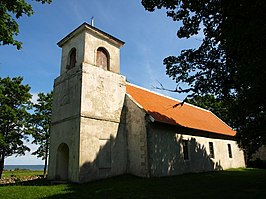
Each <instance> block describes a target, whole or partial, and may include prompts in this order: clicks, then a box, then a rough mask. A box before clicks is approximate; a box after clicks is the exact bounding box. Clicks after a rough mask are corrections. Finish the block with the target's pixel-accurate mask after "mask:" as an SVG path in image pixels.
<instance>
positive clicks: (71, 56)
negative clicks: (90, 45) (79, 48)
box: [67, 48, 77, 69]
mask: <svg viewBox="0 0 266 199" xmlns="http://www.w3.org/2000/svg"><path fill="white" fill-rule="evenodd" d="M67 61H68V64H67V69H71V68H74V67H75V66H76V62H77V59H76V48H72V49H71V50H70V52H69V54H68V60H67Z"/></svg>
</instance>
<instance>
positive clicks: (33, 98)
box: [31, 93, 38, 104]
mask: <svg viewBox="0 0 266 199" xmlns="http://www.w3.org/2000/svg"><path fill="white" fill-rule="evenodd" d="M31 95H32V97H31V102H32V103H34V104H37V99H38V93H31Z"/></svg>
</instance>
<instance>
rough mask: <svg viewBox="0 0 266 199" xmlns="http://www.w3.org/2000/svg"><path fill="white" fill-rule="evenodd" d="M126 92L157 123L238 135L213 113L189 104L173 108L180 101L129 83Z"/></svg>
mask: <svg viewBox="0 0 266 199" xmlns="http://www.w3.org/2000/svg"><path fill="white" fill-rule="evenodd" d="M126 90H127V93H128V94H129V95H130V96H131V97H132V98H133V99H134V100H135V101H136V102H137V103H138V104H139V105H140V106H142V107H143V109H144V110H145V111H146V112H147V113H148V114H150V115H151V116H152V117H153V118H154V119H155V121H157V122H162V123H167V124H171V125H180V126H183V127H187V128H192V129H198V130H203V131H208V132H212V133H218V134H222V135H229V136H234V135H235V133H236V132H235V131H234V130H233V129H232V128H231V127H229V126H228V125H227V124H225V123H224V122H223V121H222V120H221V119H219V118H218V117H217V116H216V115H214V114H213V113H212V112H211V111H208V110H205V109H202V108H199V107H196V106H194V105H190V104H188V103H184V104H183V105H182V106H181V105H179V106H177V107H175V108H173V106H175V105H176V104H178V103H180V101H178V100H175V99H172V98H170V97H166V96H163V95H161V94H157V93H155V92H152V91H148V90H146V89H144V88H141V87H138V86H135V85H132V84H129V83H127V86H126Z"/></svg>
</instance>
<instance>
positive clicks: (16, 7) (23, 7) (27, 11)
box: [0, 0, 52, 49]
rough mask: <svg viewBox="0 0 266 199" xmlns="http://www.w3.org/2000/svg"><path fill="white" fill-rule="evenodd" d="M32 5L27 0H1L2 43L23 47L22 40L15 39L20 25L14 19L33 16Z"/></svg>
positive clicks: (48, 0) (47, 1)
mask: <svg viewBox="0 0 266 199" xmlns="http://www.w3.org/2000/svg"><path fill="white" fill-rule="evenodd" d="M36 1H37V2H41V3H42V4H44V3H49V4H50V3H51V2H52V0H36ZM32 14H33V9H32V6H31V5H30V4H29V3H27V2H26V1H25V0H1V1H0V45H14V46H16V47H17V49H21V47H22V42H20V41H17V40H16V39H14V37H15V36H17V35H18V34H19V25H18V23H17V21H16V20H15V19H14V18H16V19H19V18H20V17H21V16H22V15H27V16H31V15H32Z"/></svg>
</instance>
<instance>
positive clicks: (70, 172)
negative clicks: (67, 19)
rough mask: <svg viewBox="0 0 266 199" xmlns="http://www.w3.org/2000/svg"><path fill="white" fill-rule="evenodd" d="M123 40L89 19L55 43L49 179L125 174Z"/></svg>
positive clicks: (88, 178)
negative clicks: (57, 52) (58, 54)
mask: <svg viewBox="0 0 266 199" xmlns="http://www.w3.org/2000/svg"><path fill="white" fill-rule="evenodd" d="M123 45H124V42H123V41H121V40H119V39H117V38H115V37H113V36H111V35H109V34H107V33H105V32H103V31H101V30H99V29H97V28H95V27H94V26H91V25H89V24H87V23H83V24H82V25H81V26H79V27H78V28H76V29H75V30H74V31H72V32H71V33H70V34H68V35H67V36H66V37H65V38H63V39H62V40H61V41H60V42H58V46H59V47H61V48H62V58H61V68H60V76H59V77H58V78H56V79H55V81H54V96H53V110H52V113H53V114H52V125H51V143H50V156H49V174H48V179H50V180H60V181H72V182H86V181H90V180H95V179H100V178H105V177H107V176H113V175H119V174H123V173H125V171H126V162H127V155H126V135H125V133H126V132H125V114H124V100H125V93H126V81H125V77H124V76H122V75H120V47H122V46H123Z"/></svg>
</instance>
